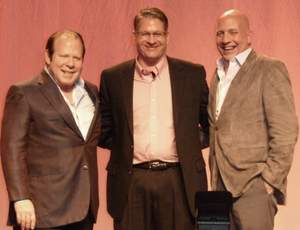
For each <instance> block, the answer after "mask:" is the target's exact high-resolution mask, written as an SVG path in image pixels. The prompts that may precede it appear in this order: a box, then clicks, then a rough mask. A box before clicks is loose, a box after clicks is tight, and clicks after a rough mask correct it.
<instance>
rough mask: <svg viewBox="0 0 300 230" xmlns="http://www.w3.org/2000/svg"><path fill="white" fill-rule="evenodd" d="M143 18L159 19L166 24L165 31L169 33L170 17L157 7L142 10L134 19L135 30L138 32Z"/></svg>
mask: <svg viewBox="0 0 300 230" xmlns="http://www.w3.org/2000/svg"><path fill="white" fill-rule="evenodd" d="M143 18H157V19H159V20H160V21H161V22H162V23H163V24H164V28H165V31H168V26H169V22H168V17H167V16H166V15H165V13H164V12H163V11H162V10H160V9H158V8H155V7H153V8H145V9H141V10H140V12H139V13H138V14H137V15H136V16H135V17H134V21H133V25H134V30H135V31H136V32H137V30H138V27H139V24H140V22H141V20H142V19H143Z"/></svg>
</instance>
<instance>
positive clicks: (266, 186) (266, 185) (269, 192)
mask: <svg viewBox="0 0 300 230" xmlns="http://www.w3.org/2000/svg"><path fill="white" fill-rule="evenodd" d="M264 185H265V188H266V190H267V193H268V194H272V193H273V192H274V188H273V187H272V186H271V185H269V184H268V183H267V182H266V181H264Z"/></svg>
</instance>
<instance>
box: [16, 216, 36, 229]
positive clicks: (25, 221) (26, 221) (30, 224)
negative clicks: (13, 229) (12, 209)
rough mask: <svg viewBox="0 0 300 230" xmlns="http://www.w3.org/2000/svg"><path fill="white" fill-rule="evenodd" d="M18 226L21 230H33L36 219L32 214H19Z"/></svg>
mask: <svg viewBox="0 0 300 230" xmlns="http://www.w3.org/2000/svg"><path fill="white" fill-rule="evenodd" d="M17 221H18V224H20V227H21V230H30V229H34V228H35V224H36V217H35V214H34V213H33V214H32V213H26V212H25V213H21V214H19V215H18V216H17Z"/></svg>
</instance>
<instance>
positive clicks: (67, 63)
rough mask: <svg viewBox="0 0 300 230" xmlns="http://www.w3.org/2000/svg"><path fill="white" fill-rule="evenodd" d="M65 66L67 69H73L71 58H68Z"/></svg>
mask: <svg viewBox="0 0 300 230" xmlns="http://www.w3.org/2000/svg"><path fill="white" fill-rule="evenodd" d="M66 65H67V66H68V67H69V68H73V67H74V60H73V58H72V57H70V58H68V60H67V62H66Z"/></svg>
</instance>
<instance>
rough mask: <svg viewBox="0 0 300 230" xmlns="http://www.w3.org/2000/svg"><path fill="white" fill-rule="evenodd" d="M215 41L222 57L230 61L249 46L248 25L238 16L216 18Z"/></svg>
mask: <svg viewBox="0 0 300 230" xmlns="http://www.w3.org/2000/svg"><path fill="white" fill-rule="evenodd" d="M216 43H217V48H218V50H219V53H220V54H221V55H222V57H223V58H224V59H225V60H227V61H230V60H232V59H233V58H234V57H235V56H236V55H238V54H239V53H241V52H243V51H244V50H246V49H247V48H248V47H250V37H249V26H248V24H247V22H246V21H245V19H244V18H242V17H240V16H225V17H222V18H220V19H219V20H218V23H217V29H216Z"/></svg>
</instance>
